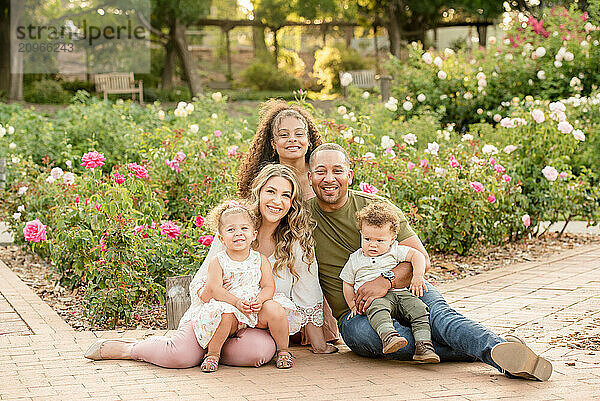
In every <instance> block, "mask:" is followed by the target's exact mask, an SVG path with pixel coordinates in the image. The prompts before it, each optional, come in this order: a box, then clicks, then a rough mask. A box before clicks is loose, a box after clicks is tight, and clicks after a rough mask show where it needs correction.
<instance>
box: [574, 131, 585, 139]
mask: <svg viewBox="0 0 600 401" xmlns="http://www.w3.org/2000/svg"><path fill="white" fill-rule="evenodd" d="M572 134H573V137H574V138H575V139H577V140H578V141H582V142H583V141H585V134H584V133H583V131H581V130H580V129H576V130H573V132H572Z"/></svg>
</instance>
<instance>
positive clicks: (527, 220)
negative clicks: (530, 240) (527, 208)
mask: <svg viewBox="0 0 600 401" xmlns="http://www.w3.org/2000/svg"><path fill="white" fill-rule="evenodd" d="M521 221H522V222H523V225H524V226H525V227H529V226H530V225H531V217H529V215H528V214H524V215H523V217H521Z"/></svg>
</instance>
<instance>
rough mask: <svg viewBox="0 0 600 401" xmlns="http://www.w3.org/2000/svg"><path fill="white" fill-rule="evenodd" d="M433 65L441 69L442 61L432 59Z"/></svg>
mask: <svg viewBox="0 0 600 401" xmlns="http://www.w3.org/2000/svg"><path fill="white" fill-rule="evenodd" d="M433 64H434V65H435V66H437V67H440V68H441V67H442V59H441V58H440V57H436V58H434V59H433Z"/></svg>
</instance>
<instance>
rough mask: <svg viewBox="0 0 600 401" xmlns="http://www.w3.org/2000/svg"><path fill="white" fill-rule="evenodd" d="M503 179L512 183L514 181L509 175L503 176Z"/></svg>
mask: <svg viewBox="0 0 600 401" xmlns="http://www.w3.org/2000/svg"><path fill="white" fill-rule="evenodd" d="M502 179H503V180H504V181H506V182H510V181H511V180H512V177H511V176H510V175H508V174H502Z"/></svg>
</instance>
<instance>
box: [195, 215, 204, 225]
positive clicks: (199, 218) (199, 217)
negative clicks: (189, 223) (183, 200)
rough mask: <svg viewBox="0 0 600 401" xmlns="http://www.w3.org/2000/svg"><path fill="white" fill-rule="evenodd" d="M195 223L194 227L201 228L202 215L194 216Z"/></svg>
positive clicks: (202, 222)
mask: <svg viewBox="0 0 600 401" xmlns="http://www.w3.org/2000/svg"><path fill="white" fill-rule="evenodd" d="M195 223H196V227H198V228H202V225H203V224H204V217H202V216H200V215H198V216H196V221H195Z"/></svg>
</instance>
